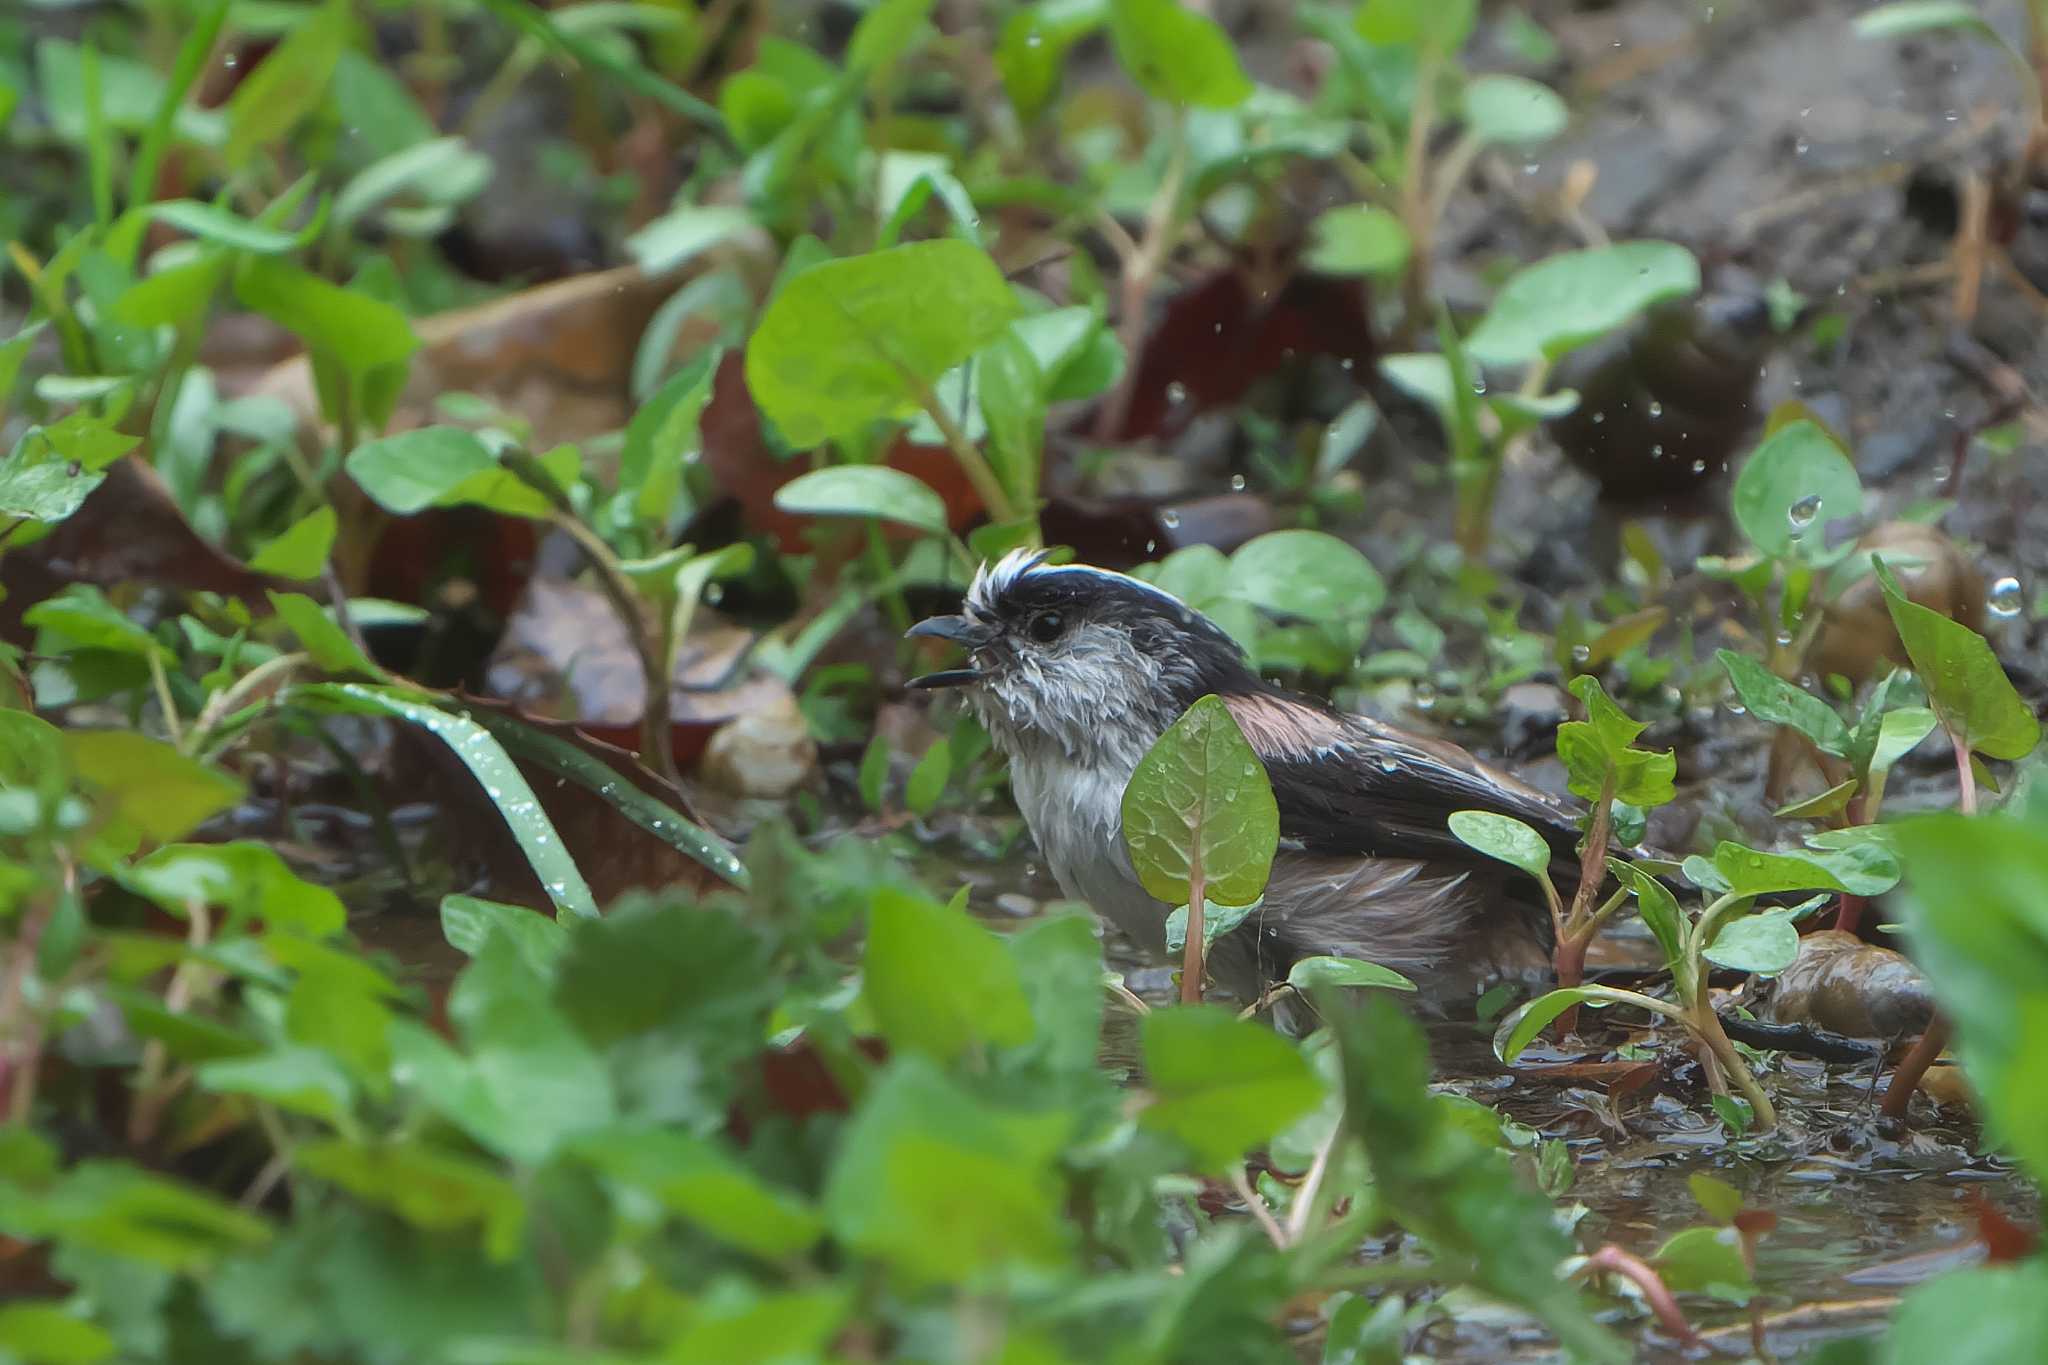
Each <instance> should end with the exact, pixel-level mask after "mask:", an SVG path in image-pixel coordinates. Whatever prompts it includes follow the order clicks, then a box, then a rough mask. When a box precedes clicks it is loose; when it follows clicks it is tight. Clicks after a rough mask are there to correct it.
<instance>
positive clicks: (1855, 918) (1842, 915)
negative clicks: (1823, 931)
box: [1835, 891, 1870, 934]
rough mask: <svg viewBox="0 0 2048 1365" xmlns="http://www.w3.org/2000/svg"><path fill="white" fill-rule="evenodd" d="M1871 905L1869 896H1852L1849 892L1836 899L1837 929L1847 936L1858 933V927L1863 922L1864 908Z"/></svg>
mask: <svg viewBox="0 0 2048 1365" xmlns="http://www.w3.org/2000/svg"><path fill="white" fill-rule="evenodd" d="M1869 904H1870V898H1869V897H1867V896H1852V895H1850V894H1849V893H1848V892H1847V891H1844V892H1842V894H1840V895H1839V896H1836V897H1835V928H1837V929H1839V930H1841V931H1842V932H1843V933H1845V934H1853V933H1855V932H1856V926H1857V925H1859V924H1861V923H1862V922H1863V908H1864V907H1865V906H1866V905H1869Z"/></svg>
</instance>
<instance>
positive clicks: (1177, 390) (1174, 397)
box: [1166, 379, 1188, 407]
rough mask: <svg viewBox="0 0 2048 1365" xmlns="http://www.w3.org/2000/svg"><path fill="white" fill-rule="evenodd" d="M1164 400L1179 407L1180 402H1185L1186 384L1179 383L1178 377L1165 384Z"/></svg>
mask: <svg viewBox="0 0 2048 1365" xmlns="http://www.w3.org/2000/svg"><path fill="white" fill-rule="evenodd" d="M1166 401H1167V402H1169V403H1171V404H1173V405H1174V406H1175V407H1179V406H1180V405H1181V404H1182V403H1185V402H1187V401H1188V386H1187V385H1185V384H1183V383H1181V382H1180V381H1179V380H1178V379H1176V380H1174V381H1173V382H1172V383H1171V384H1168V385H1167V386H1166Z"/></svg>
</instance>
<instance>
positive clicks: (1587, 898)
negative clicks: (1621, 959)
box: [1552, 773, 1614, 1038]
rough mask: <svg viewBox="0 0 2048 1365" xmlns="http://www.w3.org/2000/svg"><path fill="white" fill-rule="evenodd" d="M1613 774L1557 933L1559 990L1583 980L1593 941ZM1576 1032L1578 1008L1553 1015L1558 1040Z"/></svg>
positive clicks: (1610, 824) (1608, 830)
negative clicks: (1566, 911) (1588, 947)
mask: <svg viewBox="0 0 2048 1365" xmlns="http://www.w3.org/2000/svg"><path fill="white" fill-rule="evenodd" d="M1613 820H1614V775H1613V774H1612V773H1609V774H1608V776H1607V782H1606V784H1605V785H1604V786H1603V787H1602V788H1601V790H1600V799H1599V800H1598V801H1596V802H1594V803H1593V821H1592V823H1591V824H1590V825H1588V826H1587V827H1586V847H1585V850H1584V851H1583V852H1582V853H1580V855H1579V886H1578V890H1576V891H1574V892H1573V893H1572V908H1571V911H1570V913H1568V914H1567V915H1566V916H1565V917H1564V924H1563V926H1562V928H1561V929H1560V930H1559V932H1558V936H1557V949H1556V952H1555V955H1554V957H1553V958H1552V963H1553V965H1554V966H1555V967H1556V969H1557V984H1558V985H1559V987H1561V988H1562V987H1571V986H1577V985H1580V984H1581V983H1583V982H1584V981H1585V979H1586V945H1587V944H1588V943H1589V942H1591V941H1592V938H1593V925H1592V922H1591V920H1592V914H1593V902H1594V901H1595V900H1596V899H1598V897H1599V895H1600V883H1601V881H1602V879H1603V878H1604V877H1605V875H1606V870H1607V844H1608V839H1609V836H1610V834H1611V832H1612V830H1613ZM1578 1031H1579V1007H1578V1006H1577V1005H1573V1006H1571V1007H1570V1008H1569V1009H1567V1010H1565V1012H1564V1013H1562V1014H1560V1015H1558V1016H1557V1034H1556V1036H1557V1037H1559V1038H1569V1037H1570V1036H1571V1035H1572V1034H1574V1033H1577V1032H1578Z"/></svg>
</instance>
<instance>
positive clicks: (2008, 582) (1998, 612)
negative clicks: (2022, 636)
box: [1984, 574, 2020, 618]
mask: <svg viewBox="0 0 2048 1365" xmlns="http://www.w3.org/2000/svg"><path fill="white" fill-rule="evenodd" d="M1984 605H1985V606H1987V607H1989V608H1991V614H1992V615H1993V616H2003V617H2007V618H2011V617H2014V616H2018V615H2019V614H2020V581H2019V580H2018V579H2017V578H2014V577H2013V576H2012V575H2010V574H2007V575H2006V576H2005V577H2004V578H2001V579H1999V580H1998V581H1997V582H1996V583H1993V584H1992V585H1991V591H1990V593H1989V594H1988V595H1987V596H1986V597H1985V599H1984Z"/></svg>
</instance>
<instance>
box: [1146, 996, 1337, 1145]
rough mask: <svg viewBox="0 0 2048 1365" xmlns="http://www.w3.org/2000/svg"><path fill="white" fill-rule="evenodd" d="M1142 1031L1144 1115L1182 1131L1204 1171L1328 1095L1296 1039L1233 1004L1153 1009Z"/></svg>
mask: <svg viewBox="0 0 2048 1365" xmlns="http://www.w3.org/2000/svg"><path fill="white" fill-rule="evenodd" d="M1143 1036H1144V1048H1145V1074H1146V1078H1147V1082H1148V1087H1149V1089H1150V1091H1151V1093H1152V1103H1151V1104H1149V1105H1147V1106H1146V1107H1145V1108H1144V1109H1143V1110H1141V1111H1139V1115H1138V1122H1139V1123H1140V1124H1141V1125H1143V1126H1144V1127H1147V1128H1151V1129H1154V1130H1157V1131H1159V1132H1163V1133H1168V1134H1171V1135H1172V1136H1174V1137H1177V1138H1179V1139H1180V1140H1181V1141H1182V1142H1183V1143H1184V1144H1186V1146H1187V1147H1188V1148H1189V1149H1190V1150H1191V1151H1193V1152H1194V1153H1195V1159H1196V1161H1197V1162H1198V1163H1199V1165H1200V1167H1201V1169H1203V1170H1205V1171H1220V1170H1224V1169H1227V1168H1229V1167H1230V1166H1232V1165H1234V1164H1236V1163H1237V1162H1238V1161H1240V1160H1242V1159H1243V1157H1244V1154H1245V1152H1246V1151H1247V1150H1249V1149H1250V1148H1252V1147H1255V1146H1257V1145H1259V1144H1260V1143H1263V1142H1265V1141H1267V1140H1268V1139H1270V1138H1271V1137H1272V1136H1273V1135H1274V1134H1275V1133H1278V1132H1280V1131H1281V1130H1282V1129H1284V1128H1285V1127H1287V1125H1288V1124H1290V1123H1292V1122H1294V1120H1296V1119H1298V1118H1300V1117H1301V1116H1302V1115H1303V1114H1306V1113H1308V1112H1309V1111H1310V1110H1311V1109H1313V1108H1315V1107H1316V1105H1318V1104H1319V1103H1321V1102H1322V1097H1323V1090H1322V1085H1321V1083H1320V1082H1318V1081H1317V1080H1316V1077H1315V1073H1314V1072H1313V1071H1311V1070H1310V1069H1309V1064H1308V1062H1307V1060H1306V1059H1305V1058H1304V1057H1303V1056H1302V1055H1301V1052H1300V1050H1299V1049H1298V1048H1297V1047H1296V1046H1295V1045H1294V1044H1293V1043H1291V1042H1289V1041H1288V1040H1287V1039H1285V1038H1282V1037H1281V1036H1280V1035H1279V1034H1277V1033H1274V1032H1273V1031H1272V1030H1271V1029H1268V1028H1264V1027H1262V1026H1260V1025H1258V1024H1255V1023H1253V1022H1251V1021H1250V1020H1246V1019H1238V1018H1236V1017H1235V1016H1233V1015H1232V1014H1231V1013H1230V1012H1229V1011H1227V1010H1223V1009H1220V1008H1217V1007H1215V1006H1211V1005H1182V1006H1179V1007H1177V1008H1173V1009H1161V1010H1154V1011H1152V1012H1151V1013H1150V1014H1148V1015H1146V1016H1145V1021H1144V1032H1143Z"/></svg>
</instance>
